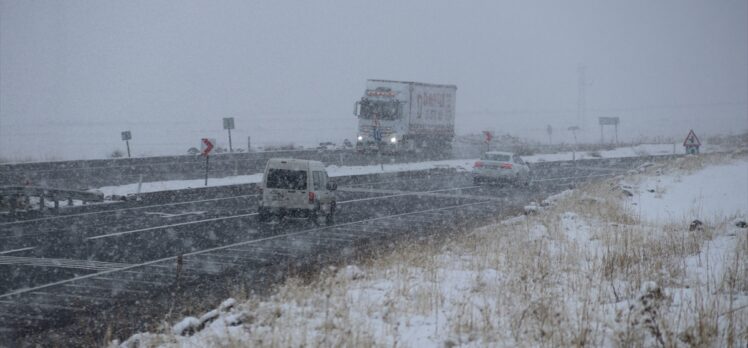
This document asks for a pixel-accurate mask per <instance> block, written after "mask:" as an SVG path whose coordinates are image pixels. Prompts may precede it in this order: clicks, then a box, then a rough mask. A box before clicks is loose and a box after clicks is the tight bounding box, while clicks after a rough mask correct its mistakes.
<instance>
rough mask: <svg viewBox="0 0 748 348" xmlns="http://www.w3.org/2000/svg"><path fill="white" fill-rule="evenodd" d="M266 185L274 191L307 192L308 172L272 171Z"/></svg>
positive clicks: (269, 172) (269, 171)
mask: <svg viewBox="0 0 748 348" xmlns="http://www.w3.org/2000/svg"><path fill="white" fill-rule="evenodd" d="M266 185H267V188H273V189H286V190H306V171H304V170H290V169H270V170H268V178H267V180H266Z"/></svg>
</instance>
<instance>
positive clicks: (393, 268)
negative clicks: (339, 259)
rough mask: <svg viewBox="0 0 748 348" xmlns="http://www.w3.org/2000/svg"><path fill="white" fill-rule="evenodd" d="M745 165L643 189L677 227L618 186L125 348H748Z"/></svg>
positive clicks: (674, 175)
mask: <svg viewBox="0 0 748 348" xmlns="http://www.w3.org/2000/svg"><path fill="white" fill-rule="evenodd" d="M746 164H748V161H746V160H745V159H743V160H740V161H735V162H732V163H727V164H720V165H715V166H711V167H706V168H704V169H702V170H698V171H695V172H692V173H682V172H678V171H669V172H667V173H664V174H663V173H662V172H661V171H660V172H658V173H659V175H658V176H653V177H644V178H640V181H639V182H640V183H643V184H644V185H640V188H641V187H646V186H647V185H645V184H646V183H648V182H658V180H659V182H660V183H662V182H665V183H667V190H663V191H661V192H659V195H658V196H657V197H656V198H654V197H653V198H652V199H656V200H657V201H653V202H652V203H651V205H648V207H651V208H652V209H655V208H657V207H658V206H667V207H669V208H668V209H670V210H671V211H672V212H673V214H671V215H668V216H672V217H674V218H675V219H674V220H667V221H664V220H660V219H659V218H660V217H662V215H658V214H657V213H656V212H654V214H655V215H647V214H639V215H637V216H636V217H638V216H641V218H642V220H645V224H640V223H639V222H638V221H639V219H637V218H636V217H632V216H631V215H630V214H627V212H626V209H625V205H626V204H630V203H631V201H639V202H642V201H643V200H644V199H646V198H641V197H640V196H641V195H642V194H646V193H649V192H646V190H645V191H643V192H642V191H641V190H639V191H637V193H636V194H637V195H639V196H637V197H635V198H633V199H632V198H628V197H627V196H625V195H622V194H621V191H620V190H618V191H617V190H610V187H611V185H615V184H616V182H614V181H609V182H607V183H603V184H598V185H597V186H595V185H591V186H590V187H587V188H582V189H579V190H575V191H564V192H562V193H561V194H558V195H556V196H554V197H550V198H548V199H546V200H545V201H544V202H543V204H542V205H541V206H542V208H539V211H538V212H537V214H533V215H527V216H518V217H514V218H510V219H507V220H505V221H503V222H501V223H499V224H496V225H491V226H485V227H482V228H479V229H476V230H474V231H472V232H471V233H467V234H465V235H463V236H458V237H455V238H454V239H453V240H451V241H450V242H447V243H446V244H438V243H437V244H435V245H421V246H409V247H405V248H404V250H401V251H396V252H395V253H394V254H393V255H391V256H389V257H387V258H384V259H380V260H375V261H374V262H373V264H371V265H368V266H354V265H349V266H345V267H342V268H341V269H339V270H337V269H334V268H331V269H329V270H327V271H325V272H323V274H322V275H321V276H320V279H319V280H318V281H317V282H315V283H313V284H308V285H305V284H302V283H300V282H297V281H294V280H291V281H289V282H288V283H287V284H285V285H284V286H281V287H280V288H279V290H278V291H277V292H276V293H275V294H274V295H272V296H270V297H269V298H252V299H250V300H248V301H243V302H241V303H239V304H237V305H236V306H232V307H231V308H229V309H225V308H222V307H219V309H218V312H219V314H218V316H217V317H214V316H212V315H211V316H207V317H211V318H213V319H212V320H213V321H211V322H210V323H208V324H200V321H201V319H195V318H203V317H206V315H207V314H206V315H203V316H199V315H196V316H195V317H194V318H192V319H184V320H182V321H178V322H176V323H174V326H173V327H171V328H169V329H165V330H164V333H163V334H157V333H144V334H137V335H134V336H133V337H131V338H130V339H129V340H127V341H126V342H123V343H122V344H121V346H123V347H131V346H135V347H137V346H163V347H178V346H226V345H234V346H338V345H340V346H361V345H367V346H395V345H398V346H405V347H441V346H447V347H451V346H466V347H483V346H496V347H502V346H506V347H513V346H518V345H519V346H543V345H545V346H572V345H593V346H670V345H695V346H726V345H728V344H734V345H735V346H745V345H746V344H747V343H748V337H747V336H746V334H745V333H746V332H748V279H745V277H744V275H745V274H748V263H746V262H745V258H746V256H748V255H746V253H747V252H748V247H746V246H747V245H748V238H747V236H746V234H747V232H748V230H747V229H746V228H745V227H739V226H738V225H739V222H740V221H743V222H744V221H745V218H746V216H747V215H748V207H746V206H745V205H742V203H745V201H742V202H738V201H730V200H726V198H725V197H727V196H725V195H723V194H724V193H727V192H730V191H727V190H732V192H733V193H735V192H736V191H735V188H738V191H739V193H744V191H740V190H742V187H744V186H741V185H744V184H745V182H746V179H748V176H747V175H746V172H745V171H744V168H746ZM635 179H636V178H632V177H628V178H626V180H627V181H634V180H635ZM696 188H701V190H699V189H696ZM705 190H709V191H710V192H713V193H715V196H714V197H716V198H715V199H716V200H715V201H714V202H717V201H719V202H720V203H719V205H718V209H712V210H709V213H714V214H717V215H716V216H715V217H714V218H711V217H710V216H707V215H703V218H704V219H705V221H708V223H707V224H706V230H699V229H696V230H693V231H689V229H688V225H687V222H688V221H690V220H689V219H690V218H691V217H692V215H689V214H690V212H691V211H692V209H691V208H692V207H691V205H690V204H683V203H680V202H693V201H694V200H696V199H699V198H698V197H699V196H700V195H703V192H704V191H705ZM742 197H743V198H745V197H746V196H745V195H743V196H742ZM708 201H709V202H712V201H711V198H710V199H708ZM644 204H649V203H644ZM678 209H681V210H678ZM727 211H731V212H734V213H731V214H732V215H731V216H730V217H725V215H724V213H725V212H727ZM701 212H702V213H704V212H706V210H703V209H702V210H701ZM652 217H656V218H658V219H654V220H651V221H650V220H648V219H650V218H652ZM684 218H686V219H685V220H684ZM741 275H743V276H741ZM209 313H213V314H215V312H213V311H211V312H209ZM172 330H176V331H180V332H181V334H174V333H172ZM119 344H120V342H114V344H113V345H119Z"/></svg>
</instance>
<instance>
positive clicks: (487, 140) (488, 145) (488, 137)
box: [483, 131, 493, 151]
mask: <svg viewBox="0 0 748 348" xmlns="http://www.w3.org/2000/svg"><path fill="white" fill-rule="evenodd" d="M483 136H484V137H485V139H484V140H483V142H484V143H486V151H491V139H493V133H491V132H490V131H483Z"/></svg>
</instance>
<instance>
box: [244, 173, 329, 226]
mask: <svg viewBox="0 0 748 348" xmlns="http://www.w3.org/2000/svg"><path fill="white" fill-rule="evenodd" d="M337 188H338V185H337V184H336V183H334V182H331V181H330V180H329V178H328V176H327V171H326V170H325V166H324V165H323V164H322V162H319V161H309V160H300V159H291V158H271V159H270V160H268V163H267V166H266V167H265V175H264V176H263V178H262V183H261V186H260V189H261V191H262V200H261V201H260V207H259V209H258V214H259V220H260V221H268V220H269V219H270V218H271V217H273V216H278V217H283V216H291V217H304V218H309V219H311V220H313V221H314V222H315V223H317V219H318V218H319V217H321V216H324V217H325V220H326V222H327V223H328V224H332V223H333V218H334V216H335V205H336V199H335V194H334V192H333V191H335V190H336V189H337Z"/></svg>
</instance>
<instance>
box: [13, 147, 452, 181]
mask: <svg viewBox="0 0 748 348" xmlns="http://www.w3.org/2000/svg"><path fill="white" fill-rule="evenodd" d="M273 157H292V158H298V159H310V160H318V161H321V162H323V163H325V164H326V165H340V166H352V165H372V164H378V163H379V161H385V164H386V163H402V162H411V161H416V160H425V159H431V160H435V159H446V158H451V157H452V156H451V154H450V155H440V154H433V153H419V154H402V155H399V156H381V157H379V156H377V155H375V154H360V153H356V152H355V151H352V150H333V151H321V152H320V151H317V150H300V151H272V152H252V153H233V154H219V155H214V156H211V158H210V170H209V176H210V177H213V178H215V177H225V176H235V175H245V174H254V173H259V172H262V171H263V170H264V168H265V163H266V162H267V160H268V159H270V158H273ZM204 175H205V158H204V157H202V156H191V155H185V156H166V157H145V158H122V159H109V160H79V161H60V162H44V163H19V164H2V165H0V185H35V186H47V187H64V188H71V189H83V190H85V189H90V188H96V187H102V186H111V185H122V184H131V183H136V182H138V181H140V180H143V181H163V180H189V179H199V178H202V177H204Z"/></svg>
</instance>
